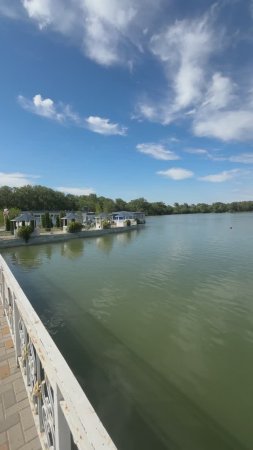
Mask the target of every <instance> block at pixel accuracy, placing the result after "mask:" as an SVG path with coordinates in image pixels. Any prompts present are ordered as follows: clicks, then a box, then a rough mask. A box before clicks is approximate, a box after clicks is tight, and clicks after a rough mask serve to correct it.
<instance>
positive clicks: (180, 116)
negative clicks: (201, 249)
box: [0, 0, 253, 204]
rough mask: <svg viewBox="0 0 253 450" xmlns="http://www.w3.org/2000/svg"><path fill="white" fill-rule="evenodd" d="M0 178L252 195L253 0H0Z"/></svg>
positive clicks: (151, 193) (76, 188) (130, 191)
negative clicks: (213, 0)
mask: <svg viewBox="0 0 253 450" xmlns="http://www.w3.org/2000/svg"><path fill="white" fill-rule="evenodd" d="M0 51H1V69H0V85H1V109H0V111H1V112H0V114H1V116H0V127H1V133H0V186H3V185H9V186H17V187H19V186H22V185H25V184H41V185H44V186H48V187H51V188H53V189H57V190H61V191H63V192H66V193H73V194H77V195H81V194H89V193H92V192H94V193H96V194H97V195H99V196H100V195H103V196H106V197H111V198H114V199H115V198H118V197H121V198H123V199H124V200H127V201H129V200H131V199H133V198H137V197H145V198H146V199H147V200H148V201H164V202H165V203H167V204H173V203H174V202H179V203H182V202H188V203H198V202H207V203H212V202H215V201H224V202H230V201H234V200H235V201H240V200H253V176H252V175H253V76H252V74H253V1H252V0H223V1H217V2H212V1H208V0H192V1H189V0H156V1H153V0H138V1H137V0H136V1H134V0H0Z"/></svg>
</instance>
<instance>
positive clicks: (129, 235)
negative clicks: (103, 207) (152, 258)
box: [116, 230, 137, 245]
mask: <svg viewBox="0 0 253 450" xmlns="http://www.w3.org/2000/svg"><path fill="white" fill-rule="evenodd" d="M116 236H117V237H116V239H117V241H118V242H120V243H121V244H124V245H128V244H129V242H131V241H133V240H134V239H135V238H136V237H137V230H131V231H124V233H119V234H117V235H116Z"/></svg>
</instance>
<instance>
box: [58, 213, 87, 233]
mask: <svg viewBox="0 0 253 450" xmlns="http://www.w3.org/2000/svg"><path fill="white" fill-rule="evenodd" d="M61 221H62V228H63V231H67V229H68V226H69V225H70V223H71V222H80V223H83V217H82V214H80V213H74V212H68V213H67V214H66V216H64V217H62V218H61Z"/></svg>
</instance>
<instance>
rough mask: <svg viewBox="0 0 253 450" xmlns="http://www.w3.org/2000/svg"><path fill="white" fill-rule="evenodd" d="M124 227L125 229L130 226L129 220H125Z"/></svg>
mask: <svg viewBox="0 0 253 450" xmlns="http://www.w3.org/2000/svg"><path fill="white" fill-rule="evenodd" d="M124 225H125V226H126V227H130V226H131V220H129V219H127V220H125V222H124Z"/></svg>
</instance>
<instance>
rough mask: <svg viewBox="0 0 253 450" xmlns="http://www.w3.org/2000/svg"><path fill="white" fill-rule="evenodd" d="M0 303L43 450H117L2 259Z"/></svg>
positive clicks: (0, 260)
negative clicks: (76, 449)
mask: <svg viewBox="0 0 253 450" xmlns="http://www.w3.org/2000/svg"><path fill="white" fill-rule="evenodd" d="M0 300H1V302H2V304H3V307H4V311H5V314H6V317H7V320H8V323H9V327H10V330H11V334H12V338H13V342H14V347H15V352H16V359H17V364H18V365H19V366H20V369H21V371H22V374H23V377H24V380H25V384H26V389H27V392H28V396H29V400H30V404H31V407H32V412H33V415H34V419H35V424H36V427H37V430H38V434H39V437H40V440H41V445H42V448H43V449H50V450H71V449H73V448H78V449H80V450H100V449H103V450H116V447H115V445H114V444H113V442H112V440H111V438H110V436H109V435H108V433H107V432H106V430H105V428H104V427H103V425H102V423H101V422H100V420H99V418H98V416H97V415H96V413H95V411H94V409H93V407H92V406H91V404H90V402H89V400H88V399H87V397H86V395H85V394H84V392H83V390H82V388H81V386H80V385H79V383H78V381H77V380H76V378H75V377H74V375H73V373H72V371H71V370H70V368H69V366H68V364H67V363H66V361H65V359H64V358H63V356H62V355H61V353H60V351H59V350H58V348H57V347H56V345H55V343H54V342H53V340H52V338H51V337H50V336H49V334H48V332H47V330H46V329H45V327H44V325H43V324H42V322H41V320H40V319H39V317H38V315H37V314H36V312H35V311H34V309H33V307H32V306H31V304H30V302H29V300H28V299H27V297H26V295H25V294H24V292H23V290H22V289H21V287H20V286H19V284H18V282H17V280H16V279H15V277H14V275H13V274H12V272H11V270H10V269H9V267H8V265H7V264H6V262H5V261H4V259H3V258H2V256H1V255H0Z"/></svg>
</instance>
